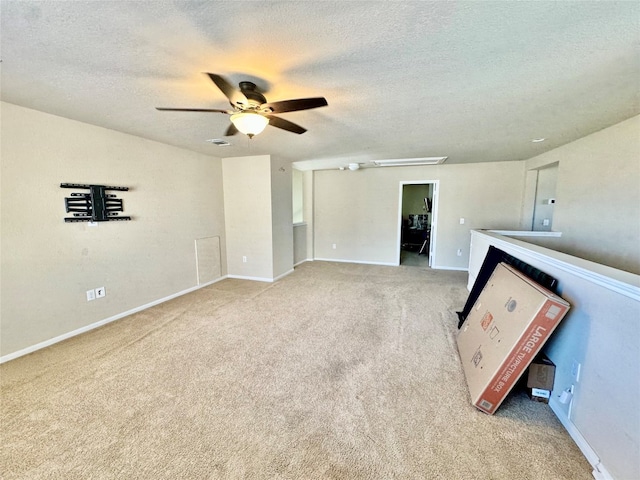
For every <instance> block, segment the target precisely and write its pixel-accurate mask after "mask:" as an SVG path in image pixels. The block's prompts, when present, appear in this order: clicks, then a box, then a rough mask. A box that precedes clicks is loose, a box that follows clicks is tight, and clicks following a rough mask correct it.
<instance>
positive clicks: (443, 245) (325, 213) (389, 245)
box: [314, 162, 525, 270]
mask: <svg viewBox="0 0 640 480" xmlns="http://www.w3.org/2000/svg"><path fill="white" fill-rule="evenodd" d="M524 177H525V175H524V162H495V163H482V164H470V165H446V164H445V165H432V166H421V167H389V168H384V167H379V168H367V169H360V170H357V171H354V172H352V171H346V170H345V171H340V170H322V171H316V172H315V174H314V178H315V181H314V207H315V209H314V222H315V223H314V232H315V236H314V246H315V258H318V259H336V260H344V261H358V262H366V263H382V264H390V265H397V264H398V262H399V258H397V256H398V242H399V239H398V227H399V219H398V216H399V201H400V183H401V182H403V181H424V182H432V181H434V180H439V181H440V192H439V204H438V214H437V215H438V230H437V238H436V247H437V254H436V262H435V267H436V268H454V269H462V270H464V269H466V268H467V266H468V263H469V256H468V255H469V244H470V230H471V229H474V228H475V229H477V228H487V229H489V228H495V229H503V228H504V229H517V228H518V226H519V225H520V217H521V208H522V206H521V202H522V197H523V192H524ZM460 218H464V219H465V224H464V225H460ZM334 243H335V244H336V249H335V250H334V249H333V248H332V244H334ZM458 249H461V250H462V256H457V254H456V252H457V250H458Z"/></svg>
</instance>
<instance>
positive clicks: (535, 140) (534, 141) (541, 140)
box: [531, 138, 546, 143]
mask: <svg viewBox="0 0 640 480" xmlns="http://www.w3.org/2000/svg"><path fill="white" fill-rule="evenodd" d="M545 140H546V138H534V139H533V140H531V143H540V142H544V141H545Z"/></svg>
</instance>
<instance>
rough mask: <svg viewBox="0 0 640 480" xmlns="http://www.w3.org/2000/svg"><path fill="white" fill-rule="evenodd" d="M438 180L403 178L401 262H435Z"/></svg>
mask: <svg viewBox="0 0 640 480" xmlns="http://www.w3.org/2000/svg"><path fill="white" fill-rule="evenodd" d="M437 209H438V181H437V180H425V181H406V182H400V200H399V211H398V264H399V265H414V266H422V267H424V266H426V265H427V264H428V266H429V267H432V268H433V266H434V265H435V257H436V246H435V243H436V242H435V240H436V231H437Z"/></svg>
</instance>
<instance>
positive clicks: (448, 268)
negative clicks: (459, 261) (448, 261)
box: [431, 265, 469, 272]
mask: <svg viewBox="0 0 640 480" xmlns="http://www.w3.org/2000/svg"><path fill="white" fill-rule="evenodd" d="M431 268H433V269H434V270H452V271H455V272H468V271H469V268H468V267H445V266H441V265H434V266H433V267H431Z"/></svg>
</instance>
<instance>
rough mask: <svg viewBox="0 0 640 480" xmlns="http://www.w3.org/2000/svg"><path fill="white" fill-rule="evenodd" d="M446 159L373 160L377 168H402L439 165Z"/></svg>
mask: <svg viewBox="0 0 640 480" xmlns="http://www.w3.org/2000/svg"><path fill="white" fill-rule="evenodd" d="M447 158H448V157H421V158H398V159H395V160H374V161H373V163H375V164H376V165H378V166H379V167H404V166H411V165H439V164H441V163H444V161H445V160H446V159H447Z"/></svg>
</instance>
